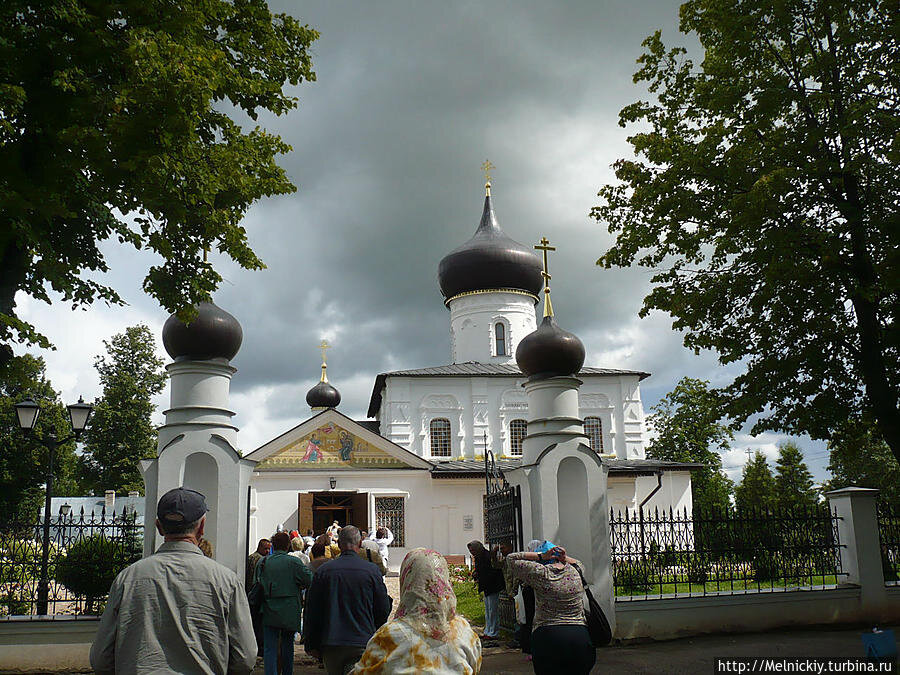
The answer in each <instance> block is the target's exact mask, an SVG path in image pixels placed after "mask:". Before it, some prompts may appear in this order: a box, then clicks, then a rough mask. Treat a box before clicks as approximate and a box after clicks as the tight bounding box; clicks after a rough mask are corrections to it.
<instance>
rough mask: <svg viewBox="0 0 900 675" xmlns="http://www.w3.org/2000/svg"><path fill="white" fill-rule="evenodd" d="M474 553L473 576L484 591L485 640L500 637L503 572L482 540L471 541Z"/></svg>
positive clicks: (470, 551) (503, 586)
mask: <svg viewBox="0 0 900 675" xmlns="http://www.w3.org/2000/svg"><path fill="white" fill-rule="evenodd" d="M468 548H469V553H471V554H472V567H473V570H472V578H473V579H475V581H477V582H478V590H479V591H481V592H482V593H484V634H483V635H482V636H481V637H482V639H485V640H494V639H496V638H498V637H500V591H502V590H503V589H504V588H505V587H506V582H505V581H504V579H503V572H502V571H501V570H498V569H496V568H495V567H494V566H493V565H492V564H491V553H490V551H488V550H487V549H486V548H485V547H484V544H482V543H481V542H480V541H470V542H469V544H468Z"/></svg>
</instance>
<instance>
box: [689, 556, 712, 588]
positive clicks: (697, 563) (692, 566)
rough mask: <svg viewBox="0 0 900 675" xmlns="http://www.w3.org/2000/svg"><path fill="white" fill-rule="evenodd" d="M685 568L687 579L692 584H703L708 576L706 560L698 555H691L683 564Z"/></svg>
mask: <svg viewBox="0 0 900 675" xmlns="http://www.w3.org/2000/svg"><path fill="white" fill-rule="evenodd" d="M685 567H686V569H687V580H688V581H689V582H690V583H692V584H705V583H706V581H707V579H708V578H709V571H708V569H707V565H706V561H704V560H703V559H702V558H700V556H696V555H692V556H690V558H688V560H687V564H686V565H685Z"/></svg>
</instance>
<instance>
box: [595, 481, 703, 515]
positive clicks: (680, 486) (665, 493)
mask: <svg viewBox="0 0 900 675" xmlns="http://www.w3.org/2000/svg"><path fill="white" fill-rule="evenodd" d="M607 485H608V490H609V506H610V508H611V509H612V510H613V511H615V512H619V511H625V510H626V509H627V510H629V511H634V510H635V509H637V508H638V506H639V505H640V504H641V502H642V501H644V499H646V498H647V497H648V496H649V495H650V493H651V492H653V490H654V489H656V486H657V480H656V476H633V475H621V474H616V473H611V474H610V476H609V480H608V482H607ZM670 507H671V508H672V509H674V510H676V511H678V512H682V513H683V512H684V509H687V512H688V513H689V514H690V513H693V500H692V497H691V473H690V471H666V472H664V473H663V477H662V487H661V488H660V489H659V491H658V492H657V493H656V494H654V495H653V496H652V497H650V499H649V500H648V501H647V503H646V504H644V511H645V512H649V511H652V510H653V509H659V510H660V511H662V510H663V509H665V510H666V511H668V510H669V508H670Z"/></svg>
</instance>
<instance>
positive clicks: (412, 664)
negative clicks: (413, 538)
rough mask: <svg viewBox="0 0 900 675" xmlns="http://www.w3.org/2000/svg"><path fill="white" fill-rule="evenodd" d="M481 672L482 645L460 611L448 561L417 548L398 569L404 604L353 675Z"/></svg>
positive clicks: (368, 647)
mask: <svg viewBox="0 0 900 675" xmlns="http://www.w3.org/2000/svg"><path fill="white" fill-rule="evenodd" d="M480 670H481V641H480V640H479V639H478V636H477V635H476V634H475V631H473V630H472V627H471V626H470V625H469V622H468V621H466V619H465V618H464V617H462V616H460V615H458V614H457V613H456V594H454V592H453V586H451V585H450V573H449V570H448V569H447V561H446V559H445V558H444V556H442V555H441V554H440V553H438V552H437V551H431V550H428V549H424V548H414V549H413V550H412V551H410V552H409V553H407V554H406V557H405V558H404V559H403V564H401V565H400V604H399V605H398V607H397V613H396V615H395V616H394V619H393V621H389V622H388V623H386V624H384V625H383V626H382V627H381V628H379V629H378V630H377V631H376V632H375V635H373V636H372V639H371V640H369V644H368V645H366V651H365V652H364V653H363V655H362V657H360V659H359V663H357V664H356V667H355V668H354V669H353V671H352V673H353V675H363V674H366V675H374V674H376V673H377V674H379V675H387V674H388V673H390V674H391V675H417V674H418V673H430V674H436V675H451V674H452V675H474V674H475V673H478V672H479V671H480Z"/></svg>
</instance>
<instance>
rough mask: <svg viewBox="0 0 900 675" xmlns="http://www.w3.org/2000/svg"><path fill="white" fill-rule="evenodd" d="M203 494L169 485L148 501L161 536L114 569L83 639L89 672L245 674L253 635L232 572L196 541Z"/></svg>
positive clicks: (200, 528)
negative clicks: (96, 618) (153, 547)
mask: <svg viewBox="0 0 900 675" xmlns="http://www.w3.org/2000/svg"><path fill="white" fill-rule="evenodd" d="M207 511H209V509H208V508H207V506H206V499H205V498H204V496H203V495H202V494H200V493H199V492H195V491H193V490H188V489H185V488H175V489H174V490H170V491H169V492H167V493H166V494H164V495H163V496H162V498H161V499H160V500H159V504H158V505H157V508H156V529H157V530H158V531H159V533H160V534H161V535H163V537H164V538H165V543H164V544H163V545H162V546H160V547H159V549H158V550H157V551H156V553H154V554H153V555H151V556H150V557H148V558H144V559H143V560H139V561H138V562H136V563H134V564H133V565H130V566H129V567H127V568H126V569H124V570H122V571H121V572H120V573H119V576H117V577H116V580H115V581H114V582H113V584H112V586H111V587H110V589H109V600H108V601H107V603H106V610H105V611H104V612H103V617H102V618H101V619H100V626H99V628H98V629H97V635H96V637H95V638H94V644H93V645H92V646H91V667H92V668H93V669H94V671H95V672H97V673H135V674H138V673H210V674H213V673H249V672H250V671H251V669H252V668H253V666H254V665H255V664H256V637H255V635H254V634H253V622H252V621H251V618H250V607H249V605H248V604H247V596H246V595H245V593H244V588H243V586H242V585H241V582H240V580H239V579H238V577H237V575H236V574H235V573H234V572H232V571H231V570H229V569H228V568H226V567H224V566H222V565H220V564H219V563H217V562H215V561H214V560H211V559H210V558H207V557H206V556H204V555H203V553H202V552H201V551H200V549H199V548H198V547H197V543H198V542H199V540H200V538H201V537H202V536H203V529H204V527H205V525H206V513H207Z"/></svg>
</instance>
